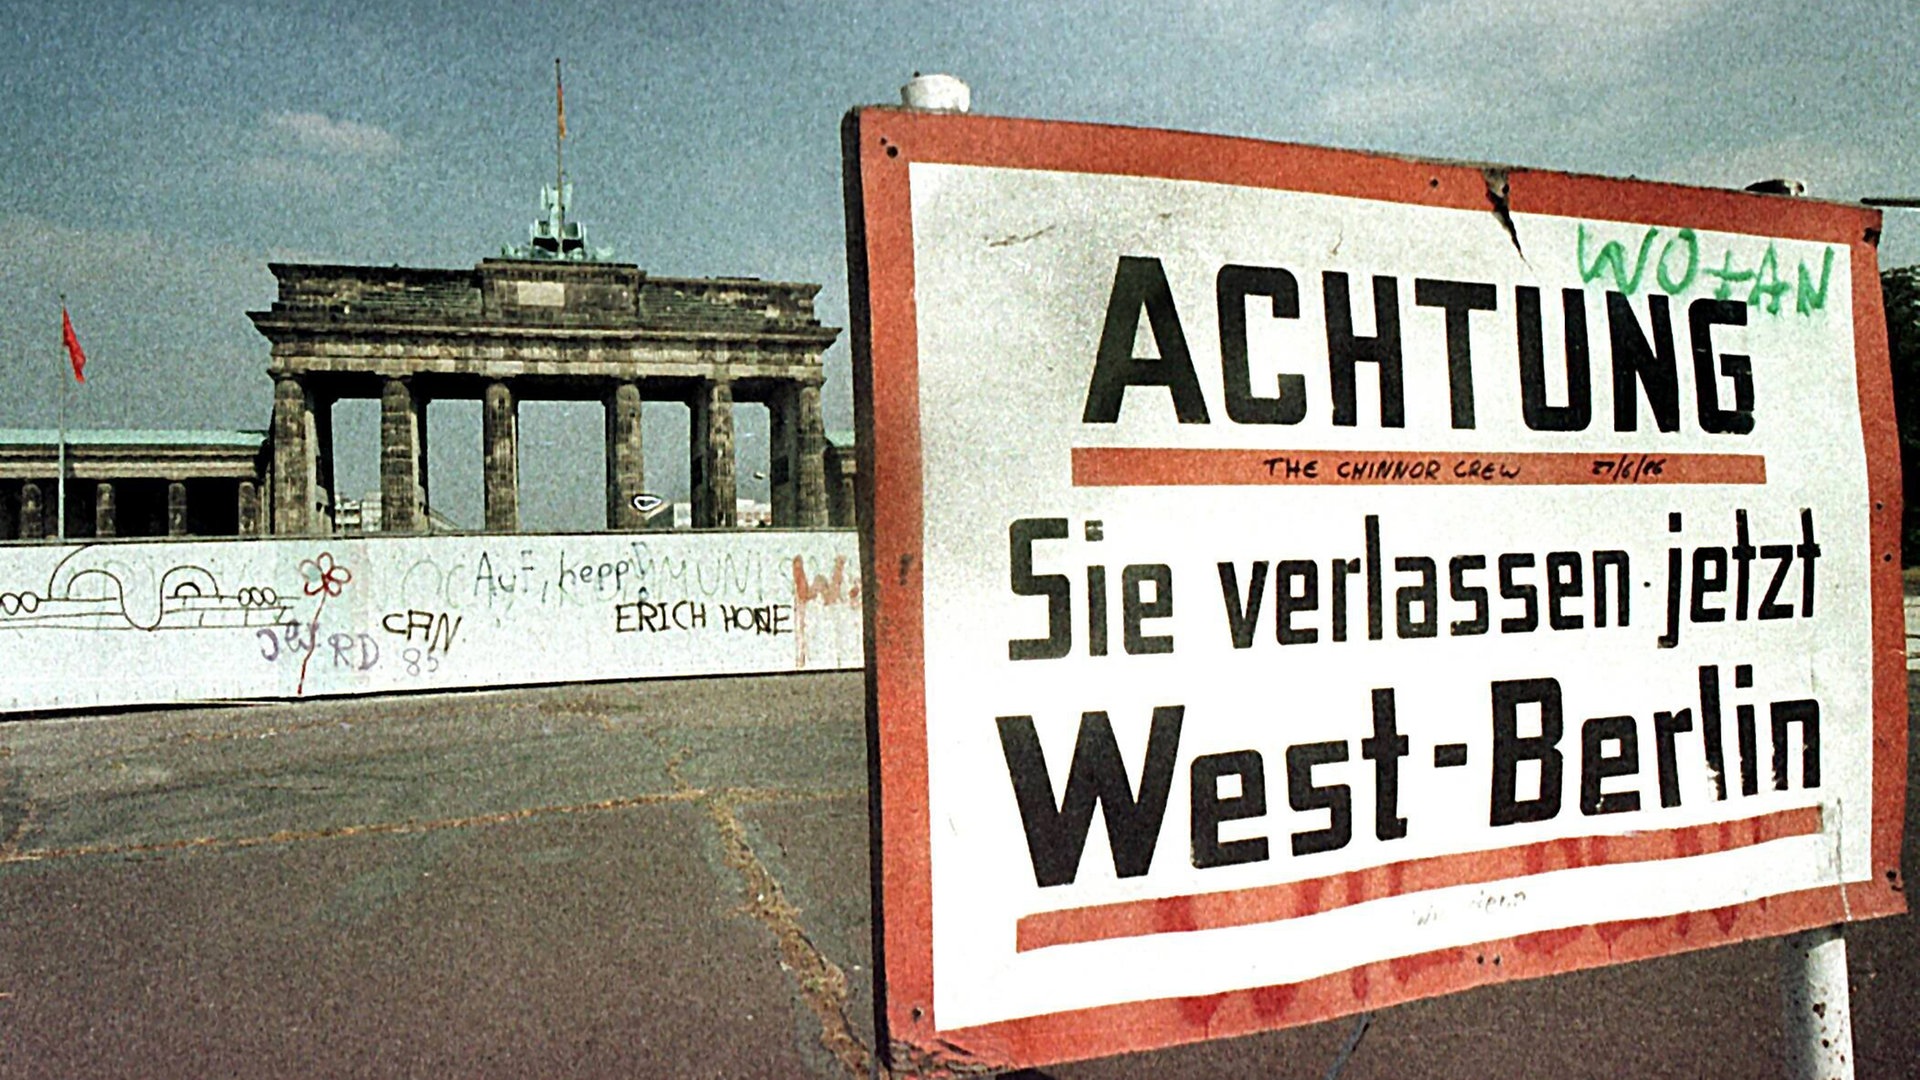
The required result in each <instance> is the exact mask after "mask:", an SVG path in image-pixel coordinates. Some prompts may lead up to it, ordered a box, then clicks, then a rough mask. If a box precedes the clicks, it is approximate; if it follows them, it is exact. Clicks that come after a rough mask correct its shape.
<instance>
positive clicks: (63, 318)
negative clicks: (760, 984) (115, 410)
mask: <svg viewBox="0 0 1920 1080" xmlns="http://www.w3.org/2000/svg"><path fill="white" fill-rule="evenodd" d="M66 327H67V294H66V293H61V294H60V350H59V352H58V353H57V354H56V355H58V356H59V357H60V363H61V366H59V367H56V368H55V369H54V372H55V373H56V374H57V375H58V376H59V378H60V403H59V406H58V409H59V413H60V455H59V459H58V460H59V469H60V478H59V480H58V482H57V485H56V486H57V487H58V488H59V494H58V495H56V496H55V508H54V516H55V517H56V519H57V520H58V522H59V524H58V526H57V527H56V529H55V535H56V536H58V537H59V539H60V542H61V543H63V544H64V543H66V541H67V371H66V367H65V365H66V363H67V356H66V352H67V339H66ZM43 535H44V534H43Z"/></svg>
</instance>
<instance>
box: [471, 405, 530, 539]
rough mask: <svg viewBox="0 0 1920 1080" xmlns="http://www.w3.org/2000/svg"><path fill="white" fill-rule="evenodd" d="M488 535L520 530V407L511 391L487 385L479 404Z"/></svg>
mask: <svg viewBox="0 0 1920 1080" xmlns="http://www.w3.org/2000/svg"><path fill="white" fill-rule="evenodd" d="M480 455H481V458H482V459H483V461H484V464H485V477H486V492H485V500H486V507H487V531H488V532H518V531H519V529H520V403H519V402H518V401H516V400H514V396H513V387H511V386H509V385H507V384H506V383H504V382H490V383H488V384H487V389H486V391H485V393H483V394H482V395H481V402H480Z"/></svg>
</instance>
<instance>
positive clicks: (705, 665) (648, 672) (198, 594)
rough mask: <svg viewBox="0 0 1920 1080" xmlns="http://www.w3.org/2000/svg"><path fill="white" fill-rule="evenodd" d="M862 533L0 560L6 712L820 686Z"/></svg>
mask: <svg viewBox="0 0 1920 1080" xmlns="http://www.w3.org/2000/svg"><path fill="white" fill-rule="evenodd" d="M854 555H855V552H854V537H853V534H851V533H835V532H773V531H764V532H760V531H756V532H739V533H688V534H672V533H646V534H586V535H571V536H464V537H455V536H435V537H383V538H367V539H352V540H349V539H341V538H332V539H301V540H292V539H288V540H258V541H205V542H191V543H171V542H169V543H106V544H91V545H86V546H81V547H71V546H68V547H59V546H52V545H47V546H39V545H34V546H26V545H21V546H11V547H4V548H0V710H4V711H8V712H19V711H26V710H42V709H67V708H89V707H99V706H117V705H142V704H157V703H166V702H188V701H215V700H223V699H235V698H263V697H288V698H291V697H312V696H318V695H329V694H358V693H372V692H379V691H391V690H426V689H455V688H461V687H477V686H512V685H528V684H537V683H556V682H577V681H589V680H602V679H636V678H655V677H664V676H685V675H716V674H737V673H746V672H779V671H803V670H805V671H819V670H828V669H833V668H848V667H854V666H857V665H858V664H859V662H860V656H861V653H860V608H859V603H860V582H859V567H858V562H857V560H856V559H855V558H854Z"/></svg>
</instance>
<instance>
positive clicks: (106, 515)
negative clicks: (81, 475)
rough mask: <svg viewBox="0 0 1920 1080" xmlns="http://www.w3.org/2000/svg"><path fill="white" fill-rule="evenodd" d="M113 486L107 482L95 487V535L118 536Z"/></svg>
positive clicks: (103, 481)
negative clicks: (114, 513)
mask: <svg viewBox="0 0 1920 1080" xmlns="http://www.w3.org/2000/svg"><path fill="white" fill-rule="evenodd" d="M113 511H114V505H113V485H112V484H111V483H108V482H107V481H105V480H102V481H100V482H99V483H97V484H95V485H93V535H95V536H118V535H119V534H120V532H119V527H118V523H117V522H115V521H114V515H113Z"/></svg>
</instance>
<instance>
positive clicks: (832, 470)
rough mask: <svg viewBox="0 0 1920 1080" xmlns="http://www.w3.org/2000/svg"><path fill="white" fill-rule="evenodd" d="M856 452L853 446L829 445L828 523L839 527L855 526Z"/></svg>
mask: <svg viewBox="0 0 1920 1080" xmlns="http://www.w3.org/2000/svg"><path fill="white" fill-rule="evenodd" d="M855 461H856V458H855V452H854V448H853V447H851V446H834V445H831V444H829V445H828V446H827V454H826V464H827V524H829V525H832V526H833V527H835V528H838V529H850V528H852V527H854V525H855V521H854V509H853V508H854V505H855V497H854V490H853V485H854V470H855V468H856V465H855Z"/></svg>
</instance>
